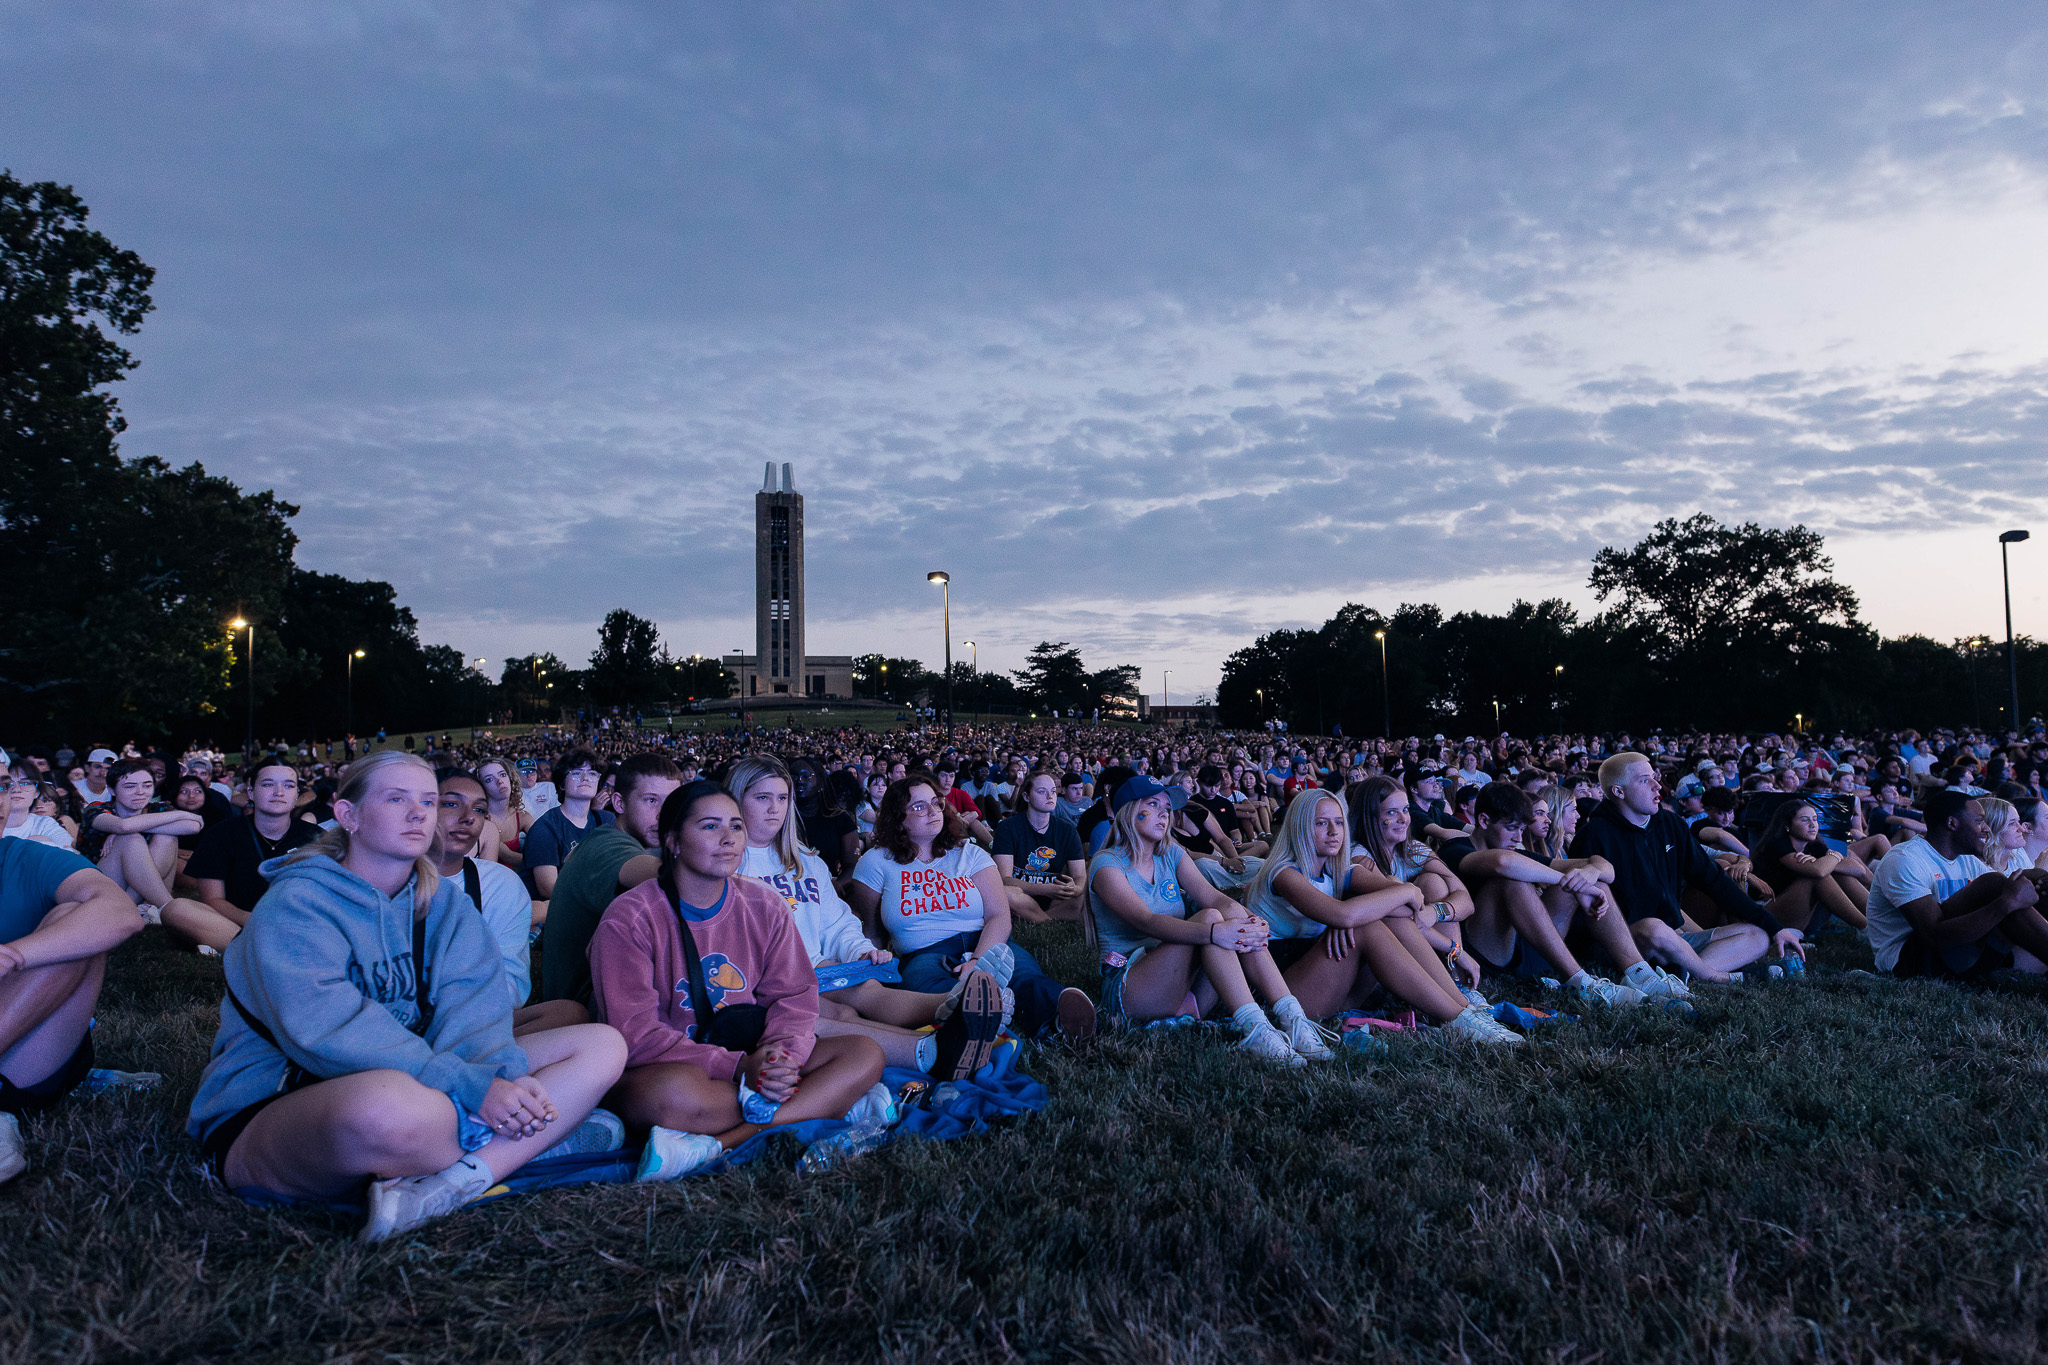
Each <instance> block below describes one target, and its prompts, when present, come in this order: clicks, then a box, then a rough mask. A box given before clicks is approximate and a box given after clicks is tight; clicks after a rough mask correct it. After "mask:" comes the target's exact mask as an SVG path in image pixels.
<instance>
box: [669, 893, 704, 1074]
mask: <svg viewBox="0 0 2048 1365" xmlns="http://www.w3.org/2000/svg"><path fill="white" fill-rule="evenodd" d="M660 881H661V890H662V894H663V895H665V896H667V897H668V908H669V909H671V910H673V911H675V912H676V931H677V932H678V933H680V934H681V935H682V936H683V977H684V980H686V981H687V982H688V983H689V986H690V1020H691V1023H690V1041H692V1042H698V1043H701V1042H703V1041H704V1037H705V1033H706V1031H707V1030H708V1029H709V1028H710V1027H711V1011H710V1010H709V1009H707V1008H705V1004H706V1002H707V1001H709V1000H710V999H711V983H710V982H709V981H707V980H705V979H704V959H703V958H701V957H699V956H698V955H697V936H696V935H695V934H693V933H691V932H690V921H689V919H688V917H687V916H685V915H684V914H683V901H682V897H680V896H678V895H676V889H675V888H674V887H672V886H670V885H669V884H668V878H666V877H663V878H661V879H660Z"/></svg>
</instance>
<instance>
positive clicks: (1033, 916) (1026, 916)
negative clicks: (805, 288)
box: [1004, 886, 1051, 924]
mask: <svg viewBox="0 0 2048 1365" xmlns="http://www.w3.org/2000/svg"><path fill="white" fill-rule="evenodd" d="M1004 889H1005V890H1006V891H1008V892H1009V893H1010V913H1011V914H1012V915H1014V916H1016V917H1017V918H1018V919H1020V920H1022V921H1024V923H1026V924H1043V923H1045V922H1046V920H1048V919H1050V918H1051V916H1050V915H1047V914H1046V913H1045V907H1044V906H1042V905H1040V904H1039V903H1038V898H1037V897H1036V896H1033V895H1032V894H1031V893H1030V892H1029V891H1026V890H1025V889H1024V888H1023V887H1021V886H1011V887H1005V888H1004Z"/></svg>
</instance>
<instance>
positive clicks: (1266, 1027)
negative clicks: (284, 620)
mask: <svg viewBox="0 0 2048 1365" xmlns="http://www.w3.org/2000/svg"><path fill="white" fill-rule="evenodd" d="M5 761H6V767H7V772H8V774H9V777H10V787H9V801H8V805H7V816H6V830H5V834H6V837H5V838H4V839H0V1180H6V1179H11V1178H12V1177H14V1176H16V1175H18V1174H20V1173H21V1171H22V1170H24V1169H25V1168H26V1166H27V1149H26V1146H25V1141H24V1135H23V1131H22V1129H21V1127H20V1123H19V1118H18V1116H20V1115H26V1114H32V1113H35V1112H37V1111H39V1110H42V1109H45V1108H48V1107H50V1106H53V1105H56V1104H58V1103H61V1102H62V1101H63V1100H64V1099H65V1098H66V1097H67V1096H69V1095H71V1094H72V1093H74V1092H75V1091H77V1090H79V1089H80V1088H81V1086H84V1087H86V1088H91V1087H93V1086H103V1085H108V1084H124V1083H143V1081H142V1080H141V1079H139V1078H137V1077H136V1076H134V1075H133V1074H131V1073H123V1072H118V1071H106V1070H101V1069H98V1068H96V1067H95V1066H94V1062H95V1057H94V1053H93V1046H92V1037H91V1032H90V1024H91V1019H92V1015H93V1009H94V1005H95V1002H96V1001H97V999H98V996H99V991H100V986H101V982H102V980H103V978H104V975H105V968H106V963H107V958H108V955H109V954H110V953H112V952H114V951H116V950H117V949H118V948H119V947H120V945H121V944H122V943H123V942H124V941H125V940H126V939H128V938H129V937H130V936H132V935H133V934H135V933H137V932H139V931H141V930H142V929H143V928H144V927H145V926H147V925H160V926H162V929H163V930H164V931H165V932H166V933H168V934H169V935H171V936H172V939H173V940H174V941H175V942H176V943H178V944H181V945H183V946H185V947H187V948H189V949H190V950H192V951H194V952H198V953H201V954H205V955H208V956H210V957H218V958H219V959H220V968H221V971H222V977H223V989H222V996H223V998H222V1002H221V1020H220V1027H219V1033H218V1036H217V1037H216V1039H215V1041H214V1045H213V1050H212V1054H211V1057H210V1060H209V1061H208V1063H207V1065H206V1068H205V1071H204V1074H203V1076H202V1079H201V1081H200V1083H199V1087H198V1092H197V1094H196V1095H195V1097H194V1099H193V1102H192V1106H191V1111H190V1120H189V1132H190V1135H191V1137H192V1138H193V1139H194V1141H195V1142H196V1143H197V1147H198V1150H199V1151H200V1152H201V1153H202V1154H203V1156H204V1159H205V1161H206V1162H207V1164H208V1166H209V1168H210V1169H211V1170H212V1172H213V1173H214V1175H215V1176H216V1177H217V1178H219V1179H220V1180H221V1181H222V1182H223V1183H224V1184H225V1185H226V1186H227V1187H228V1188H230V1189H233V1190H236V1191H241V1192H248V1193H256V1192H262V1193H265V1194H268V1195H270V1196H278V1197H284V1198H287V1199H308V1200H327V1199H334V1198H339V1197H344V1196H348V1195H350V1194H353V1193H359V1192H365V1191H366V1194H367V1202H368V1207H369V1216H368V1221H367V1223H366V1226H365V1229H364V1236H365V1237H366V1238H371V1239H375V1238H379V1237H385V1236H390V1235H392V1234H394V1233H396V1232H400V1231H403V1230H405V1229H408V1228H411V1227H415V1226H418V1225H419V1224H421V1223H423V1222H425V1221H427V1220H429V1219H431V1218H434V1217H437V1216H440V1215H442V1214H445V1213H447V1212H450V1211H452V1210H453V1209H455V1208H457V1207H460V1206H461V1205H462V1204H464V1203H467V1202H469V1201H471V1200H473V1199H475V1198H477V1197H478V1196H479V1195H481V1194H482V1193H483V1192H484V1191H486V1190H488V1189H490V1188H492V1187H493V1186H495V1185H497V1184H498V1183H500V1182H502V1181H503V1180H505V1179H506V1178H507V1177H508V1176H510V1175H511V1174H512V1173H513V1172H515V1171H517V1170H518V1169H519V1168H521V1167H522V1166H524V1165H525V1164H526V1163H528V1162H530V1161H532V1160H534V1159H535V1158H536V1157H539V1156H541V1155H543V1154H548V1155H550V1156H557V1155H561V1154H563V1153H573V1152H605V1151H615V1150H618V1149H620V1148H623V1147H625V1146H626V1145H627V1144H628V1143H633V1144H637V1145H638V1147H639V1152H640V1155H639V1157H638V1166H637V1173H638V1176H639V1178H641V1179H644V1180H667V1179H674V1178H676V1177H678V1176H682V1175H686V1174H689V1173H691V1172H692V1171H696V1170H699V1169H701V1168H703V1167H705V1166H708V1165H710V1164H712V1163H714V1162H716V1161H718V1160H719V1159H720V1158H721V1157H722V1156H724V1155H725V1154H726V1153H728V1152H731V1151H732V1150H733V1149H735V1148H736V1147H738V1146H740V1145H741V1144H743V1143H746V1142H747V1141H749V1140H750V1139H751V1138H753V1137H754V1136H756V1135H757V1134H760V1133H762V1132H763V1131H766V1130H769V1129H773V1128H782V1127H787V1128H791V1129H792V1130H800V1131H802V1132H805V1133H808V1134H813V1135H815V1136H813V1137H812V1138H811V1150H810V1151H809V1153H808V1154H807V1156H806V1158H805V1161H806V1164H807V1165H809V1166H818V1165H825V1164H830V1163H831V1162H834V1161H839V1160H845V1159H848V1158H850V1157H852V1156H855V1155H858V1154H859V1153H860V1152H862V1151H864V1150H867V1149H868V1148H869V1147H871V1146H873V1145H875V1144H876V1143H877V1142H879V1141H882V1140H885V1139H886V1136H887V1134H888V1132H889V1130H890V1127H891V1125H892V1124H894V1123H897V1122H899V1121H900V1119H901V1117H902V1110H903V1106H904V1105H906V1104H908V1103H910V1102H912V1100H913V1099H914V1098H915V1097H916V1096H919V1095H921V1094H929V1093H930V1090H929V1088H926V1087H920V1086H919V1085H916V1084H908V1085H906V1084H905V1083H904V1082H903V1080H902V1077H903V1076H904V1075H905V1074H912V1075H917V1076H922V1077H927V1078H930V1079H931V1081H932V1082H934V1083H943V1082H946V1081H960V1080H961V1079H963V1078H969V1077H974V1076H976V1075H978V1074H982V1073H983V1071H984V1068H986V1067H988V1066H989V1065H990V1063H991V1061H992V1059H994V1058H996V1056H997V1054H998V1051H999V1049H1001V1048H1003V1047H1004V1046H1006V1045H1007V1040H1010V1039H1041V1038H1042V1039H1052V1038H1061V1037H1064V1038H1067V1039H1083V1038H1086V1037H1088V1036H1090V1035H1092V1034H1093V1033H1094V1032H1095V1031H1096V1030H1097V1028H1098V1027H1100V1026H1105V1025H1106V1026H1110V1027H1118V1028H1122V1027H1133V1026H1147V1025H1151V1026H1170V1025H1176V1024H1182V1023H1193V1022H1197V1021H1206V1022H1207V1023H1208V1024H1209V1025H1210V1026H1211V1027H1212V1028H1213V1029H1214V1031H1215V1032H1216V1033H1217V1035H1218V1036H1219V1037H1228V1038H1231V1039H1234V1041H1235V1046H1237V1047H1239V1048H1240V1049H1242V1050H1243V1051H1244V1052H1246V1053H1248V1054H1250V1055H1251V1056H1252V1057H1254V1058H1257V1059H1260V1060H1261V1061H1263V1062H1265V1063H1269V1064H1272V1065H1278V1066H1289V1067H1299V1066H1306V1065H1309V1064H1311V1063H1315V1062H1324V1061H1328V1060H1331V1059H1332V1058H1333V1057H1334V1056H1336V1055H1337V1049H1338V1048H1340V1047H1343V1046H1346V1045H1347V1040H1348V1039H1350V1038H1354V1037H1363V1038H1369V1037H1370V1036H1371V1035H1370V1033H1369V1032H1356V1033H1353V1034H1346V1033H1344V1032H1342V1028H1343V1025H1344V1024H1346V1023H1347V1022H1355V1021H1356V1020H1357V1019H1358V1018H1360V1017H1362V1016H1363V1014H1364V1012H1365V1011H1368V1010H1376V1011H1379V1012H1380V1013H1384V1014H1390V1015H1402V1016H1405V1019H1404V1020H1403V1022H1412V1024H1413V1026H1414V1027H1415V1028H1417V1029H1418V1031H1434V1032H1436V1033H1437V1034H1438V1035H1439V1036H1441V1037H1443V1038H1445V1039H1449V1040H1465V1041H1469V1042H1471V1043H1473V1044H1476V1045H1480V1046H1507V1047H1514V1046H1522V1045H1525V1044H1526V1041H1527V1036H1528V1035H1527V1033H1526V1032H1524V1031H1522V1028H1524V1027H1526V1025H1527V1023H1528V1020H1529V1019H1530V1018H1531V1017H1532V1016H1531V1015H1530V1014H1529V1012H1528V1011H1526V1010H1518V1009H1514V1008H1511V1007H1509V1006H1507V1005H1506V1004H1504V1003H1503V1002H1502V1001H1501V1000H1500V999H1499V998H1498V991H1497V987H1498V985H1499V984H1500V983H1501V982H1502V981H1503V980H1505V979H1512V978H1526V979H1528V980H1529V981H1530V982H1531V983H1532V985H1535V984H1536V983H1540V985H1538V986H1537V987H1536V988H1537V989H1539V990H1547V991H1549V992H1551V993H1553V994H1554V995H1555V996H1556V997H1557V998H1558V1000H1559V1001H1560V1002H1561V1003H1566V1004H1569V1005H1570V1006H1572V1007H1574V1008H1623V1009H1625V1008H1637V1007H1644V1006H1649V1007H1653V1008H1664V1009H1672V1010H1678V1011H1687V1010H1689V1008H1690V1005H1689V1003H1688V1002H1689V1001H1690V1000H1691V999H1692V997H1693V994H1694V992H1695V990H1698V989H1718V988H1729V989H1740V988H1742V987H1743V986H1745V985H1746V984H1749V983H1753V982H1754V981H1756V980H1757V979H1759V978H1761V977H1763V976H1766V975H1769V976H1781V975H1791V976H1798V975H1800V974H1802V973H1803V970H1804V968H1803V963H1804V958H1805V955H1806V950H1807V944H1808V942H1809V941H1810V940H1811V938H1812V937H1813V935H1815V934H1817V933H1820V932H1823V931H1825V930H1828V929H1830V928H1834V929H1841V930H1847V931H1854V932H1861V933H1862V934H1864V935H1866V936H1867V937H1868V940H1869V945H1870V949H1871V952H1872V955H1873V957H1874V959H1875V966H1876V968H1877V969H1878V971H1880V972H1883V973H1889V974H1891V975H1894V976H1919V977H1936V978H1945V979H1951V980H1956V981H1978V980H1982V979H1986V978H1989V977H1993V976H1995V975H1997V974H1999V973H2003V972H2015V971H2016V972H2035V973H2039V972H2043V971H2048V920H2044V918H2043V917H2042V915H2041V914H2040V913H2039V911H2038V910H2037V909H2036V899H2037V894H2038V889H2039V885H2040V882H2041V879H2042V877H2043V875H2044V873H2043V872H2042V871H2041V869H2042V868H2044V867H2048V819H2044V818H2043V811H2042V802H2043V799H2044V793H2043V789H2042V778H2043V774H2044V772H2048V736H2044V735H2042V734H2040V733H2038V732H2037V733H2035V734H2033V735H2031V736H2028V737H2026V738H2022V737H2020V736H2017V735H2007V736H2006V737H2005V738H2004V739H2003V740H2002V741H2001V740H1998V739H1995V738H1993V737H1992V736H1989V735H1985V734H1982V733H1962V734H1952V733H1947V732H1937V733H1935V734H1932V735H1927V736H1922V735H1920V734H1917V733H1913V732H1907V733H1904V734H1899V735H1890V736H1883V737H1867V738H1863V739H1857V738H1853V737H1850V736H1843V735H1837V736H1830V737H1819V736H1809V735H1797V734H1782V735H1762V736H1738V735H1702V734H1689V735H1684V736H1675V737H1674V736H1666V735H1661V734H1652V735H1649V736H1646V737H1643V738H1641V739H1640V740H1638V739H1636V738H1634V737H1632V736H1630V735H1627V734H1618V735H1583V736H1550V737H1539V738H1538V739H1536V740H1533V741H1525V740H1517V739H1512V738H1510V737H1508V736H1501V737H1499V738H1497V739H1484V740H1482V739H1476V738H1471V737H1467V738H1465V739H1464V740H1462V741H1457V740H1452V739H1446V737H1445V736H1443V735H1435V736H1431V737H1427V738H1424V737H1414V738H1409V739H1407V740H1404V741H1399V742H1388V741H1379V740H1364V741H1346V740H1343V739H1305V740H1298V739H1294V738H1291V737H1285V736H1278V735H1275V734H1272V733H1259V734H1252V735H1244V734H1235V733H1228V732H1222V733H1219V732H1207V731H1192V730H1179V731H1175V730H1166V729H1153V730H1143V731H1138V730H1130V729H1117V728H1098V727H1092V726H1064V725H1035V726H1015V725H996V726H989V727H970V726H960V727H957V728H955V729H953V730H951V731H950V732H949V731H947V730H944V729H941V728H937V727H931V728H922V729H913V730H908V731H904V732H900V733H896V734H890V735H883V736H877V735H874V734H870V733H868V732H866V731H863V730H859V729H838V730H796V729H788V730H757V731H751V732H749V731H745V730H738V729H735V730H732V731H729V732H724V733H709V732H688V733H683V734H677V733H673V732H642V731H637V730H632V729H627V728H619V729H612V728H610V727H608V726H607V727H601V728H599V729H597V730H595V731H593V732H590V733H584V734H574V733H566V732H559V733H558V732H552V731H542V732H537V733H534V734H530V735H522V736H519V737H508V738H506V739H504V740H502V741H500V740H496V739H492V738H490V737H488V736H486V737H484V738H483V739H482V740H481V741H480V742H477V743H472V744H468V745H457V744H455V743H454V742H453V740H452V737H448V736H443V737H441V738H439V739H436V738H434V737H431V736H429V737H426V739H425V741H424V743H418V742H416V741H415V740H414V739H413V737H407V739H406V741H405V743H404V744H403V745H402V746H387V747H382V748H376V749H372V750H369V751H367V752H363V753H357V752H356V751H355V748H354V745H353V743H349V744H347V745H345V747H344V749H343V751H342V752H341V753H340V754H338V755H337V754H335V753H333V752H331V751H327V752H316V751H314V750H313V749H312V748H310V747H301V748H298V749H296V750H286V749H284V748H281V747H280V748H279V749H276V750H273V751H272V752H270V753H268V754H266V755H263V756H260V757H258V758H256V759H255V760H254V761H252V762H249V763H247V764H243V765H241V766H232V765H230V764H228V763H226V762H225V761H224V760H223V756H222V755H220V754H217V753H206V752H199V751H193V752H187V753H185V754H183V755H181V756H173V755H171V754H168V753H163V752H152V751H142V750H138V749H137V748H135V747H134V746H127V747H126V748H124V749H123V750H122V751H121V752H119V753H117V752H115V751H114V750H112V749H110V748H106V747H90V748H88V749H87V750H86V751H85V752H84V753H83V755H82V756H81V755H80V754H79V753H77V752H76V751H72V750H68V749H58V750H55V751H54V752H49V751H44V750H41V749H37V748H34V747H23V748H20V749H18V750H10V751H9V752H8V753H7V754H6V760H5ZM1020 922H1021V923H1032V924H1042V925H1049V926H1052V927H1050V928H1048V929H1046V930H1044V931H1042V935H1041V937H1040V938H1039V939H1038V940H1037V941H1040V942H1041V946H1042V944H1043V942H1046V941H1057V940H1058V937H1059V936H1060V935H1064V934H1076V935H1080V936H1081V937H1082V938H1083V939H1084V940H1085V942H1086V943H1087V945H1088V946H1089V949H1090V950H1091V953H1092V955H1093V956H1094V958H1095V959H1096V961H1097V963H1098V965H1099V967H1100V983H1099V989H1097V990H1095V991H1093V992H1089V991H1084V990H1081V989H1077V988H1075V987H1071V986H1067V987H1062V986H1061V985H1060V984H1059V983H1057V982H1056V981H1054V980H1053V979H1052V978H1051V977H1050V976H1049V975H1048V974H1047V973H1046V971H1045V970H1044V969H1043V968H1042V967H1041V966H1040V964H1039V962H1038V961H1037V960H1036V958H1034V956H1033V955H1032V953H1031V952H1030V951H1029V950H1028V949H1027V948H1026V947H1025V946H1023V944H1021V943H1020V942H1018V941H1017V939H1016V937H1015V935H1014V933H1013V930H1014V928H1015V926H1016V925H1018V924H1019V923H1020ZM1520 993H1521V994H1523V995H1524V997H1525V998H1527V996H1528V992H1526V991H1525V992H1520ZM1510 1021H1511V1022H1513V1023H1514V1024H1516V1025H1518V1026H1520V1027H1511V1026H1510ZM819 1120H824V1121H828V1122H826V1123H824V1124H823V1125H822V1126H821V1125H820V1124H818V1123H817V1122H816V1121H819Z"/></svg>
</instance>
